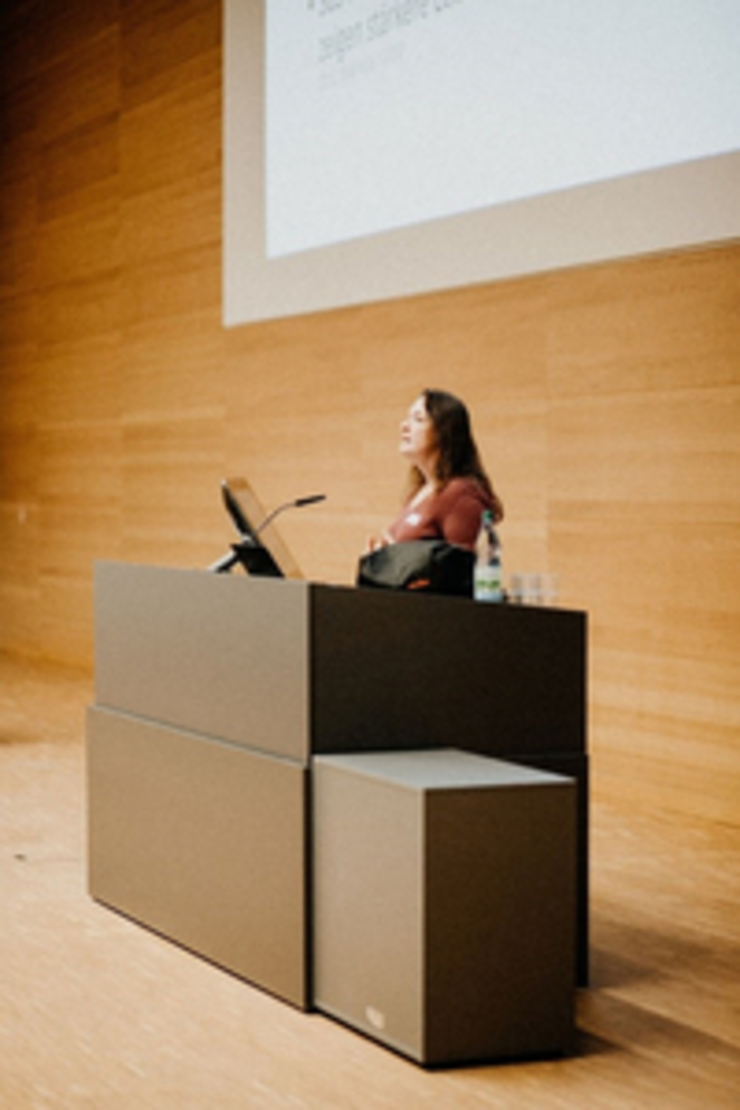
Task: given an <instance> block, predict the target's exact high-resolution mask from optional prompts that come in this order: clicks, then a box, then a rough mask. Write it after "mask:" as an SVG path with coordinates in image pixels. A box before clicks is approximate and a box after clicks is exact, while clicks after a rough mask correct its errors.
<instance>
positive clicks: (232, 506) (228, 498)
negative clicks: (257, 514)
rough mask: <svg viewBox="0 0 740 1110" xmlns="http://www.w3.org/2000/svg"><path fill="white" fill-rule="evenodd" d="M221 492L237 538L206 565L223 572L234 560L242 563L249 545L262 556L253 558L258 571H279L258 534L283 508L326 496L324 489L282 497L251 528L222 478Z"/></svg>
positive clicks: (294, 506)
mask: <svg viewBox="0 0 740 1110" xmlns="http://www.w3.org/2000/svg"><path fill="white" fill-rule="evenodd" d="M221 496H222V497H223V502H224V505H225V506H226V510H227V512H228V513H229V516H230V517H231V519H232V520H233V522H234V527H235V528H236V530H237V532H238V533H239V542H238V543H235V544H232V548H231V551H229V552H227V554H226V555H223V556H222V557H221V558H220V559H218V560H217V561H216V562H215V563H212V564H211V566H209V567H208V570H210V571H213V572H215V573H216V574H225V573H226V572H227V571H230V570H231V569H232V567H234V566H236V564H237V563H240V562H241V563H243V562H244V557H245V554H246V552H247V551H248V550H250V549H251V550H252V551H254V552H255V554H257V555H260V554H261V555H262V556H263V557H264V558H263V559H262V560H257V563H258V564H259V565H260V566H261V567H262V570H261V571H260V573H265V574H277V575H279V574H280V573H281V571H280V570H279V568H278V567H277V564H275V561H274V559H273V558H272V556H271V555H270V554H269V552H268V551H267V549H266V548H264V547H263V546H262V544H260V543H259V540H258V537H259V535H260V534H261V533H262V532H263V531H264V530H265V528H267V526H268V525H269V524H271V523H272V522H273V520H274V519H275V517H276V516H279V515H280V513H282V512H285V510H286V509H302V508H303V507H304V506H305V505H315V504H316V503H317V502H319V501H325V500H326V494H325V493H312V494H309V495H308V496H307V497H296V498H295V499H294V500H293V501H286V502H285V503H284V504H282V505H278V507H277V508H276V509H273V511H272V512H271V513H268V515H267V516H266V517H265V519H264V520H263V521H262V523H261V524H260V525H259V526H258V527H257V528H254V527H253V526H252V525H251V524H250V523H249V521H248V520H247V518H246V516H245V515H244V512H243V510H242V507H241V505H240V504H239V502H238V500H237V499H236V497H235V496H234V494H233V492H232V491H231V489H230V487H229V484H228V482H227V481H226V480H225V479H224V481H222V483H221ZM252 561H253V563H254V559H252ZM263 564H264V565H263Z"/></svg>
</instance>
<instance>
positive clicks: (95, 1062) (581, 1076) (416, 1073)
mask: <svg viewBox="0 0 740 1110" xmlns="http://www.w3.org/2000/svg"><path fill="white" fill-rule="evenodd" d="M90 700H91V681H90V679H89V677H88V676H87V675H85V674H78V673H75V672H67V671H64V670H61V669H58V668H53V667H50V666H47V665H43V666H42V665H30V664H28V663H23V662H20V661H18V660H13V659H10V658H7V657H5V658H4V657H2V656H0V1107H2V1108H3V1110H37V1108H38V1110H48V1108H57V1107H59V1108H63V1110H76V1108H78V1107H84V1108H91V1110H122V1108H126V1110H128V1108H131V1110H148V1108H151V1110H168V1108H169V1107H177V1108H178V1110H188V1108H191V1107H192V1108H198V1110H200V1108H201V1107H202V1108H204V1110H206V1108H208V1110H231V1108H234V1110H237V1108H239V1110H241V1108H249V1110H251V1108H255V1110H262V1108H283V1107H284V1108H286V1110H298V1108H301V1107H304V1108H311V1110H313V1108H317V1110H318V1108H321V1110H325V1108H341V1110H344V1108H357V1110H374V1108H376V1107H387V1108H389V1110H391V1108H392V1110H399V1108H400V1110H415V1108H438V1107H439V1108H447V1107H449V1108H454V1110H486V1108H488V1107H492V1108H493V1107H495V1108H501V1110H508V1108H511V1110H514V1108H516V1110H528V1108H533V1110H549V1108H555V1107H558V1108H567V1110H578V1108H581V1107H583V1108H584V1110H586V1108H587V1110H598V1108H601V1107H604V1108H609V1110H611V1108H618V1107H625V1108H627V1107H629V1108H630V1110H646V1108H653V1107H655V1108H656V1110H657V1108H659V1110H681V1108H684V1107H686V1108H688V1107H692V1108H694V1107H697V1108H699V1107H700V1108H702V1110H722V1108H725V1107H726V1108H728V1110H729V1108H730V1107H732V1108H733V1110H737V1108H738V1107H739V1106H740V874H739V867H738V858H739V853H738V848H739V842H740V833H738V831H737V830H734V829H731V828H728V827H719V826H707V825H698V824H687V823H685V822H679V821H677V820H676V819H671V818H668V817H666V816H658V815H652V816H647V815H646V814H644V813H642V814H640V813H636V812H632V811H631V810H630V808H629V797H628V791H627V790H626V791H625V793H626V802H625V806H624V808H620V809H615V808H614V807H607V806H606V805H605V804H603V803H599V802H596V803H595V804H594V807H593V813H592V822H593V844H592V967H593V984H592V987H591V989H590V990H588V991H583V992H581V993H580V995H579V999H578V1025H579V1044H578V1050H577V1052H576V1053H575V1054H574V1055H573V1056H572V1057H569V1058H567V1059H559V1060H549V1061H544V1062H535V1063H526V1064H516V1065H511V1064H507V1065H498V1066H486V1067H479V1068H464V1069H456V1070H450V1071H436V1072H426V1071H424V1070H423V1069H421V1068H419V1067H417V1066H416V1065H414V1064H412V1063H409V1062H407V1061H405V1060H404V1059H402V1058H400V1057H398V1056H396V1055H394V1054H393V1053H391V1052H389V1051H387V1050H385V1049H384V1048H381V1047H380V1046H379V1045H377V1044H375V1043H373V1042H372V1041H369V1040H366V1039H364V1038H362V1037H360V1036H358V1035H356V1034H354V1033H352V1032H350V1031H349V1030H347V1029H345V1028H344V1027H342V1026H341V1025H339V1024H336V1023H334V1022H332V1021H331V1020H329V1019H327V1018H324V1017H322V1016H320V1015H306V1014H303V1013H300V1012H298V1011H296V1010H293V1009H292V1008H290V1007H289V1006H286V1005H285V1004H283V1003H281V1002H279V1001H276V1000H275V999H273V998H271V997H269V996H268V995H266V994H264V993H262V992H261V991H259V990H256V989H254V988H252V987H250V986H249V985H248V984H246V983H243V982H241V981H240V980H238V979H236V978H233V977H231V976H229V975H226V974H224V973H223V972H221V971H219V970H218V969H216V968H214V967H212V966H210V965H209V964H207V963H205V962H204V961H202V960H199V959H197V958H196V957H194V956H191V955H189V954H188V953H187V952H184V951H182V950H180V949H178V948H177V947H175V946H174V945H172V944H169V943H167V942H166V941H164V940H162V939H161V938H159V937H157V936H154V935H152V934H151V933H149V932H147V931H146V930H144V929H142V928H140V927H138V926H137V925H135V924H133V923H131V922H129V921H127V920H126V919H124V918H122V917H120V916H118V915H116V914H114V913H112V912H110V911H108V910H106V909H103V908H102V907H100V906H98V905H97V904H95V903H94V902H92V901H91V900H90V898H89V897H88V896H87V894H86V877H85V812H84V810H85V779H84V771H85V766H84V763H85V761H84V743H83V733H84V709H85V705H86V704H87V703H88V702H89V701H90ZM595 759H596V760H597V759H598V753H597V754H596V756H595Z"/></svg>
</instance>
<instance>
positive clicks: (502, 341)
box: [0, 0, 740, 823]
mask: <svg viewBox="0 0 740 1110" xmlns="http://www.w3.org/2000/svg"><path fill="white" fill-rule="evenodd" d="M0 42H1V43H2V47H3V67H2V75H1V76H0V82H1V88H2V92H1V93H0V96H1V100H0V136H1V137H2V148H1V154H0V646H2V647H6V648H8V649H10V650H13V651H18V652H23V653H25V654H31V655H47V656H50V657H53V658H58V659H62V660H66V661H68V662H74V663H80V664H83V665H85V666H90V664H91V658H92V625H91V614H92V596H91V590H92V585H91V582H92V579H91V567H92V565H93V562H94V560H95V559H97V558H104V557H108V558H127V559H131V560H138V561H144V562H153V563H170V564H173V565H183V566H202V565H203V566H204V565H207V564H208V563H209V562H211V561H212V559H214V558H216V557H218V556H219V555H220V554H221V553H222V551H223V550H225V546H226V544H227V543H228V542H229V540H230V539H231V524H230V521H229V520H228V518H227V517H226V516H225V514H224V513H223V511H222V509H221V505H220V499H219V494H218V484H219V481H220V479H221V478H222V477H223V476H224V475H227V474H228V475H238V474H243V475H245V476H246V477H248V478H249V480H250V482H251V483H252V485H253V486H254V488H255V490H256V491H257V493H258V496H259V497H260V499H261V500H262V501H263V502H264V504H265V505H266V506H267V507H268V508H272V507H274V506H275V505H278V504H280V503H281V502H283V501H285V500H287V499H289V498H291V497H293V496H295V495H297V494H303V493H310V492H314V491H315V492H323V493H326V494H327V495H328V500H327V501H326V503H325V504H323V505H320V506H316V507H313V508H310V509H307V510H305V511H304V512H300V513H299V512H296V513H292V514H289V515H286V516H285V517H284V518H283V521H282V526H281V530H282V532H283V534H284V536H285V539H286V541H287V542H288V544H289V546H290V547H291V549H292V550H293V552H294V554H295V557H296V559H297V561H298V563H299V565H300V566H301V567H302V568H303V570H304V572H305V573H306V574H307V575H308V576H309V577H311V578H315V579H319V580H322V581H339V582H347V581H351V580H352V578H353V575H354V571H355V566H356V560H357V556H358V554H359V552H360V550H361V549H362V547H363V545H364V542H365V538H366V536H367V535H368V534H369V533H371V532H373V531H377V530H378V528H379V527H381V526H382V525H383V524H385V523H387V521H388V520H389V519H390V518H391V517H392V516H393V515H394V514H395V511H396V508H397V504H398V499H399V496H400V491H401V488H402V486H403V481H404V476H405V474H404V466H403V464H402V462H401V460H400V458H399V456H398V452H397V440H398V425H399V421H400V419H401V417H402V415H403V414H404V412H405V410H406V408H407V407H408V405H409V403H410V401H411V400H412V399H413V398H414V396H415V395H416V394H417V392H418V391H419V389H420V388H422V387H423V386H425V385H438V386H442V387H444V388H449V389H452V390H453V391H456V392H459V393H460V394H461V395H462V396H464V397H465V398H466V400H467V401H468V402H469V404H470V407H471V409H472V411H473V416H474V422H475V427H476V431H477V435H478V438H479V441H480V444H481V447H482V449H483V454H484V456H485V458H486V461H487V463H488V466H489V469H490V471H491V473H492V475H493V477H494V480H495V483H496V485H497V486H498V487H499V488H500V491H501V493H502V496H503V498H504V501H505V503H506V508H507V518H506V523H505V525H504V527H503V530H502V533H503V542H504V561H505V568H506V570H507V571H508V572H511V571H515V570H522V571H525V570H546V569H551V570H553V571H556V572H558V573H559V574H560V576H561V597H562V600H563V602H564V603H567V604H569V605H574V606H582V607H584V608H586V609H588V610H589V613H590V615H591V628H592V636H591V677H592V698H591V726H592V727H591V746H592V750H593V754H594V783H595V790H596V793H597V795H603V796H606V797H610V796H614V795H617V794H620V793H622V792H624V791H625V790H626V789H629V790H630V792H631V793H632V794H633V796H634V797H635V798H636V800H638V801H640V803H641V804H644V805H646V806H649V805H656V804H658V805H661V806H667V807H669V808H674V809H678V810H679V811H681V812H683V813H687V814H696V815H710V816H712V817H716V818H719V819H721V820H725V821H730V822H733V823H737V821H738V819H739V816H740V757H739V756H738V754H737V745H736V739H735V738H736V736H737V732H738V725H739V724H740V720H739V718H740V705H739V704H738V694H737V691H738V689H740V681H738V678H739V677H740V676H739V675H738V673H737V659H738V655H739V654H740V653H739V652H738V648H740V621H739V620H738V611H737V610H738V605H739V604H740V603H739V602H738V598H739V597H740V588H739V587H740V581H739V578H740V571H739V570H738V568H739V567H740V558H739V557H738V556H740V494H739V493H738V491H739V490H740V436H739V435H738V429H739V419H738V418H739V417H740V413H739V412H738V407H739V406H740V247H739V246H738V244H726V245H724V246H721V247H717V248H715V249H702V250H697V251H685V252H680V253H676V254H669V255H665V256H660V257H655V258H643V259H635V260H631V261H626V262H620V263H612V264H604V265H600V266H593V267H589V268H586V269H583V270H576V271H565V272H560V273H554V274H549V275H544V276H539V277H531V278H527V279H524V280H519V281H513V282H502V283H497V284H493V285H488V286H481V287H477V288H473V289H467V290H456V291H454V292H450V293H444V294H435V295H431V296H427V297H420V298H415V299H410V300H405V301H396V302H389V303H386V304H376V305H370V306H365V307H361V308H356V309H348V310H343V311H340V312H336V313H323V314H320V315H317V316H306V317H299V318H295V319H290V320H285V321H276V322H271V323H269V324H264V325H256V326H253V327H249V328H238V329H233V330H231V331H229V332H226V331H224V329H223V328H222V326H221V322H220V313H221V154H222V149H221V119H220V117H221V4H220V2H219V0H157V2H156V3H152V2H151V0H101V2H100V3H98V4H95V5H89V4H85V3H83V0H73V2H71V3H68V4H65V5H62V6H60V5H58V4H53V3H50V2H45V0H44V2H42V0H35V2H24V3H21V2H13V3H10V4H6V5H4V6H3V11H2V13H0Z"/></svg>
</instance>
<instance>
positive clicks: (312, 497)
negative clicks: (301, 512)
mask: <svg viewBox="0 0 740 1110" xmlns="http://www.w3.org/2000/svg"><path fill="white" fill-rule="evenodd" d="M318 501H326V494H325V493H312V494H309V496H308V497H298V498H297V499H296V500H295V501H294V502H293V504H294V505H295V507H296V508H297V509H302V508H303V506H304V505H315V504H316V503H317V502H318Z"/></svg>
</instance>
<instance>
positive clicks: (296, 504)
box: [254, 493, 326, 539]
mask: <svg viewBox="0 0 740 1110" xmlns="http://www.w3.org/2000/svg"><path fill="white" fill-rule="evenodd" d="M319 501H326V494H325V493H312V494H309V496H308V497H296V499H295V501H286V502H285V504H284V505H278V507H277V509H273V511H272V512H271V513H269V514H268V515H267V516H266V517H265V519H264V520H263V521H262V523H261V524H260V526H259V528H258V529H257V531H256V532H255V533H254V535H255V539H256V537H257V536H259V534H260V533H261V532H263V531H264V530H265V528H267V526H268V524H272V522H273V520H274V519H275V517H276V516H279V515H280V513H282V512H284V511H285V510H286V509H302V508H303V507H304V505H315V504H317V502H319Z"/></svg>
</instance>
